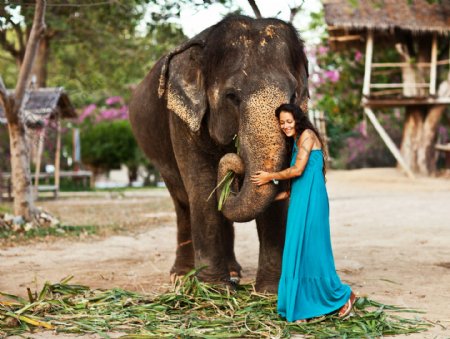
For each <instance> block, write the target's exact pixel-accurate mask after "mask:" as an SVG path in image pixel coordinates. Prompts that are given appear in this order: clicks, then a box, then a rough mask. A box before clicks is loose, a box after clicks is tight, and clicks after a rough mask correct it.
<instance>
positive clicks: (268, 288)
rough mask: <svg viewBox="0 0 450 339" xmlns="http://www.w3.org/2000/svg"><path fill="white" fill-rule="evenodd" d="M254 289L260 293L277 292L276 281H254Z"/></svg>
mask: <svg viewBox="0 0 450 339" xmlns="http://www.w3.org/2000/svg"><path fill="white" fill-rule="evenodd" d="M255 289H256V291H257V292H261V293H271V294H277V292H278V283H264V282H260V283H258V282H256V284H255Z"/></svg>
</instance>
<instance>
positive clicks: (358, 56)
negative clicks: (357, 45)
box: [355, 51, 362, 62]
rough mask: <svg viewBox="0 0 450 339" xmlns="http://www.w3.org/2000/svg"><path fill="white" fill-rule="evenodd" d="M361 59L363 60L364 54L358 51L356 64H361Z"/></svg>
mask: <svg viewBox="0 0 450 339" xmlns="http://www.w3.org/2000/svg"><path fill="white" fill-rule="evenodd" d="M361 59H362V53H361V52H360V51H356V53H355V61H356V62H360V60H361Z"/></svg>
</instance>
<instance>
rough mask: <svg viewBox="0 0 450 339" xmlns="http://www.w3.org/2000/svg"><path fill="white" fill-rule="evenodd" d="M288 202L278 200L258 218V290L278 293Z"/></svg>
mask: <svg viewBox="0 0 450 339" xmlns="http://www.w3.org/2000/svg"><path fill="white" fill-rule="evenodd" d="M286 215H287V202H286V201H276V202H273V203H272V204H271V205H269V207H268V208H267V209H266V210H265V211H264V212H263V213H261V214H260V215H259V216H258V217H257V218H256V225H257V229H258V237H259V262H258V271H257V273H256V290H257V291H261V292H263V291H267V292H270V293H276V292H277V290H278V281H279V279H280V273H281V259H282V256H283V247H284V237H285V229H286Z"/></svg>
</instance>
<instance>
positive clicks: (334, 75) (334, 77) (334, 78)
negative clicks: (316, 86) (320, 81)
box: [324, 70, 339, 82]
mask: <svg viewBox="0 0 450 339" xmlns="http://www.w3.org/2000/svg"><path fill="white" fill-rule="evenodd" d="M324 75H325V77H326V78H328V79H329V80H330V81H331V82H338V81H339V71H338V70H330V71H325V73H324Z"/></svg>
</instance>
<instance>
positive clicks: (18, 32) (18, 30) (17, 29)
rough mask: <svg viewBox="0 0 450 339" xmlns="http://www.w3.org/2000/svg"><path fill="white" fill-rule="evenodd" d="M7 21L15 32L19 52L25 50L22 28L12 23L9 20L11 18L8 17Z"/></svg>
mask: <svg viewBox="0 0 450 339" xmlns="http://www.w3.org/2000/svg"><path fill="white" fill-rule="evenodd" d="M7 21H8V22H9V23H10V24H11V26H12V27H13V28H14V31H15V32H16V35H17V40H19V46H20V50H22V51H23V50H25V40H24V33H23V31H22V28H21V27H20V25H18V24H16V23H14V21H12V20H11V17H9V18H8V19H7Z"/></svg>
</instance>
